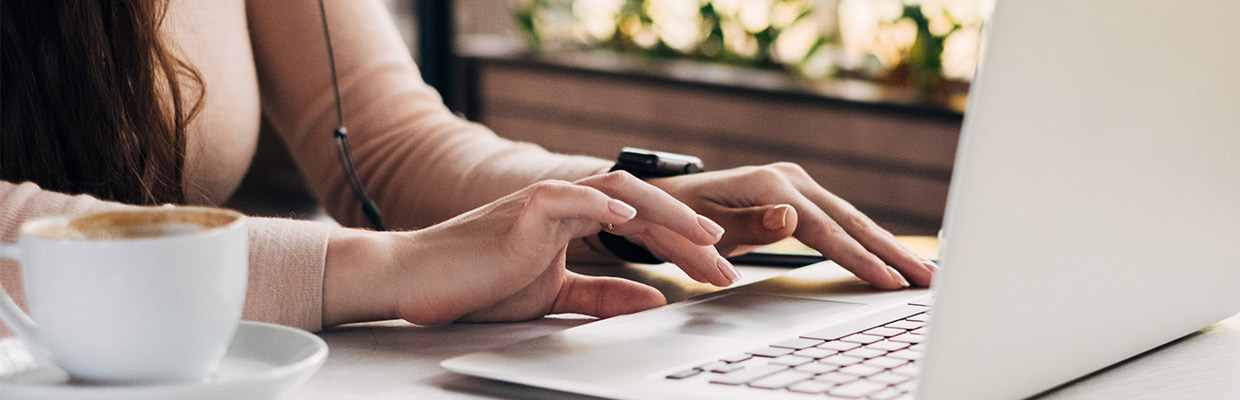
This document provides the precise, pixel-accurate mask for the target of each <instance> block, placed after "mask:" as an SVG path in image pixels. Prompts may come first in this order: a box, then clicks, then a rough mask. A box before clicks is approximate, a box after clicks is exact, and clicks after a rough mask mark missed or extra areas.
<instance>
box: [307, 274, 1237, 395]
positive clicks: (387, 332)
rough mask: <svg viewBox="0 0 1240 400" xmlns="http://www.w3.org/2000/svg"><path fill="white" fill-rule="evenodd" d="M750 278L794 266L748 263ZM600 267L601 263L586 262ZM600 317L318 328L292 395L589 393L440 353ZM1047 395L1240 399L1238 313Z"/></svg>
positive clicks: (673, 291)
mask: <svg viewBox="0 0 1240 400" xmlns="http://www.w3.org/2000/svg"><path fill="white" fill-rule="evenodd" d="M741 271H742V275H743V278H744V280H745V281H748V282H752V281H756V280H759V279H765V278H769V277H772V276H775V275H779V274H782V273H785V272H787V271H789V270H787V269H779V268H765V267H741ZM584 272H588V273H589V272H595V273H597V272H598V271H597V270H596V271H588V270H587V271H584ZM615 272H616V271H615V270H612V271H611V273H609V274H612V275H620V276H627V277H630V278H633V279H637V280H640V281H643V282H647V283H651V284H652V285H654V286H655V287H657V288H659V289H660V290H662V291H663V292H664V293H665V295H667V297H668V300H669V301H679V300H682V299H685V298H688V297H692V296H694V295H697V294H701V293H706V292H709V291H711V290H714V289H713V288H712V287H710V286H706V285H702V284H697V283H694V282H691V281H688V279H687V278H682V276H683V274H680V273H679V272H678V271H676V270H674V267H672V266H667V265H665V266H658V267H643V268H631V267H630V268H623V269H621V270H619V272H618V273H615ZM591 321H593V319H590V318H588V317H584V316H576V315H561V316H551V317H547V318H543V319H540V320H535V321H529V322H520V323H503V324H451V325H444V326H434V327H424V326H416V325H412V324H409V323H406V322H404V321H381V322H372V323H365V324H353V325H348V326H344V327H339V328H336V329H332V330H329V331H326V332H323V333H321V334H320V336H321V337H322V338H323V339H324V340H326V341H327V344H328V346H329V347H330V354H329V356H328V358H327V363H326V364H325V365H324V366H323V368H322V369H320V370H319V371H318V372H317V373H316V374H315V375H314V376H313V377H311V378H310V380H309V381H308V382H307V383H306V384H305V385H303V386H301V387H299V388H297V389H295V390H294V391H292V392H291V393H288V394H287V395H286V396H285V397H284V398H285V399H414V398H416V399H586V398H590V397H586V396H580V395H575V394H570V393H563V392H556V391H551V390H546V389H540V388H534V387H528V386H522V385H516V384H509V383H504V382H498V381H491V380H485V379H480V378H473V377H469V376H465V375H459V374H455V373H452V372H449V371H447V370H444V369H443V368H441V367H440V366H439V362H440V361H443V360H446V359H449V358H453V357H456V356H460V355H465V354H468V353H472V352H474V351H478V350H483V349H488V348H493V347H498V346H503V345H506V344H510V343H515V342H519V341H522V340H526V339H531V338H535V337H539V336H543V335H548V334H552V333H555V332H558V331H560V330H563V329H567V328H571V327H574V326H578V325H581V324H585V323H589V322H591ZM1043 398H1046V399H1167V398H1176V399H1240V314H1238V315H1236V316H1234V317H1231V318H1229V319H1227V320H1225V321H1222V322H1220V323H1218V324H1215V325H1213V326H1210V327H1208V328H1206V329H1203V330H1201V331H1199V332H1197V333H1195V334H1193V335H1190V336H1188V337H1185V338H1183V339H1180V340H1178V341H1176V342H1173V343H1171V344H1168V345H1166V346H1163V347H1160V348H1158V349H1155V350H1153V351H1151V352H1148V353H1146V354H1143V355H1140V356H1137V357H1135V358H1133V359H1130V360H1127V361H1125V362H1122V363H1119V364H1117V365H1114V366H1112V367H1110V368H1108V369H1105V370H1103V371H1100V372H1098V373H1095V374H1093V375H1091V376H1088V377H1086V378H1083V379H1081V380H1078V381H1076V382H1073V383H1071V384H1069V385H1066V386H1063V387H1061V388H1059V389H1058V390H1055V391H1052V392H1050V393H1047V394H1045V395H1044V396H1043Z"/></svg>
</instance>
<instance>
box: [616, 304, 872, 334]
mask: <svg viewBox="0 0 1240 400" xmlns="http://www.w3.org/2000/svg"><path fill="white" fill-rule="evenodd" d="M862 306H864V304H857V303H844V302H839V301H830V300H811V299H805V298H798V297H784V296H771V295H760V294H751V293H732V294H728V295H723V296H720V297H716V298H713V299H710V300H707V301H704V302H701V303H697V304H691V305H688V306H685V307H679V308H675V309H665V310H663V311H664V312H656V313H651V315H650V316H648V317H644V318H640V319H638V320H635V321H633V322H636V323H638V324H641V325H644V326H645V327H646V328H643V329H656V330H659V329H661V330H667V331H672V332H676V333H684V334H690V335H702V336H716V337H729V338H747V337H753V336H756V335H762V334H766V333H770V332H773V331H776V330H779V329H783V328H787V327H790V326H793V325H796V324H799V323H802V322H807V321H814V320H817V319H819V318H822V317H825V316H827V315H831V314H836V313H839V312H843V311H847V310H851V309H854V308H857V307H862Z"/></svg>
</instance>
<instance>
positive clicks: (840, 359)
mask: <svg viewBox="0 0 1240 400" xmlns="http://www.w3.org/2000/svg"><path fill="white" fill-rule="evenodd" d="M862 361H865V360H864V359H862V358H859V357H853V356H848V355H843V354H837V355H834V356H831V357H827V358H824V359H821V360H818V362H820V363H823V364H829V365H838V366H841V367H843V366H846V365H853V364H856V363H859V362H862Z"/></svg>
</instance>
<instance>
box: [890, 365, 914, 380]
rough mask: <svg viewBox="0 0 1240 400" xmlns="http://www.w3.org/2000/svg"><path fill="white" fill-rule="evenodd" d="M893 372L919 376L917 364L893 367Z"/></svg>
mask: <svg viewBox="0 0 1240 400" xmlns="http://www.w3.org/2000/svg"><path fill="white" fill-rule="evenodd" d="M891 372H895V373H897V374H900V375H904V376H910V377H912V376H917V373H918V372H917V364H904V365H902V366H899V367H895V368H892V369H891Z"/></svg>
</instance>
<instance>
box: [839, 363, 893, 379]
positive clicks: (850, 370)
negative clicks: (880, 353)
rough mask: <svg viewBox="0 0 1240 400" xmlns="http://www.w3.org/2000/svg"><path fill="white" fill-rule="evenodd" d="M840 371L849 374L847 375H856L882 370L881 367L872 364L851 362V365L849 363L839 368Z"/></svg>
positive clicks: (866, 374)
mask: <svg viewBox="0 0 1240 400" xmlns="http://www.w3.org/2000/svg"><path fill="white" fill-rule="evenodd" d="M840 372H842V373H845V374H849V375H856V376H870V375H874V374H877V373H879V372H883V368H879V367H875V366H873V365H865V364H853V365H849V366H847V367H844V368H840Z"/></svg>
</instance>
